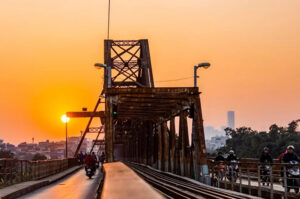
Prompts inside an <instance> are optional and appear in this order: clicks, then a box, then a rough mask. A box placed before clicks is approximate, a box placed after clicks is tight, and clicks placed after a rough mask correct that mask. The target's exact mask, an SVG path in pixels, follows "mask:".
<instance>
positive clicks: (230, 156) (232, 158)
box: [226, 150, 237, 162]
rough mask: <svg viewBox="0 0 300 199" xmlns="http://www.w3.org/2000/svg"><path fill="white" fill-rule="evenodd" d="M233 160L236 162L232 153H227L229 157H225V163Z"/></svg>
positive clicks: (231, 151)
mask: <svg viewBox="0 0 300 199" xmlns="http://www.w3.org/2000/svg"><path fill="white" fill-rule="evenodd" d="M233 160H237V158H236V156H235V155H234V151H233V150H230V151H229V156H227V158H226V161H227V162H231V161H233Z"/></svg>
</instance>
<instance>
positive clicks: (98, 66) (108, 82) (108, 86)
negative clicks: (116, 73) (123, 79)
mask: <svg viewBox="0 0 300 199" xmlns="http://www.w3.org/2000/svg"><path fill="white" fill-rule="evenodd" d="M94 66H95V68H97V69H100V68H104V69H107V88H111V67H110V66H107V65H106V64H102V63H96V64H95V65H94ZM104 77H105V75H104ZM104 79H105V78H104Z"/></svg>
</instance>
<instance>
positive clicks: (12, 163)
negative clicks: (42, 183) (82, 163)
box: [0, 158, 78, 188]
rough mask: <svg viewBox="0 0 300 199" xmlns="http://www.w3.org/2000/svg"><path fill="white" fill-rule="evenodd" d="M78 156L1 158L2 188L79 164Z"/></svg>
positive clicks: (0, 180) (0, 174)
mask: <svg viewBox="0 0 300 199" xmlns="http://www.w3.org/2000/svg"><path fill="white" fill-rule="evenodd" d="M77 164H78V163H77V160H76V158H69V159H54V160H40V161H28V160H16V159H0V188H2V187H5V186H9V185H13V184H16V183H20V182H25V181H28V180H37V179H41V178H44V177H47V176H50V175H53V174H56V173H59V172H62V171H64V170H66V169H68V168H71V167H73V166H75V165H77Z"/></svg>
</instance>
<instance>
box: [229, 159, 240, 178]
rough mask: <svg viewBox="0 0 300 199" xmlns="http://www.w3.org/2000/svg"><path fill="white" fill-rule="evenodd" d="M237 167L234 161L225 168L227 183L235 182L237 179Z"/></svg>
mask: <svg viewBox="0 0 300 199" xmlns="http://www.w3.org/2000/svg"><path fill="white" fill-rule="evenodd" d="M238 172H239V166H238V164H237V161H236V160H232V161H230V164H229V165H228V166H227V172H226V177H227V179H228V180H229V181H233V182H236V180H237V178H238Z"/></svg>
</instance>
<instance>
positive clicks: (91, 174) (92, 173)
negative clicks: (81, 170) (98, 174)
mask: <svg viewBox="0 0 300 199" xmlns="http://www.w3.org/2000/svg"><path fill="white" fill-rule="evenodd" d="M85 172H86V176H88V177H89V179H91V178H92V176H93V175H94V173H95V171H94V169H93V168H91V167H86V168H85Z"/></svg>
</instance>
